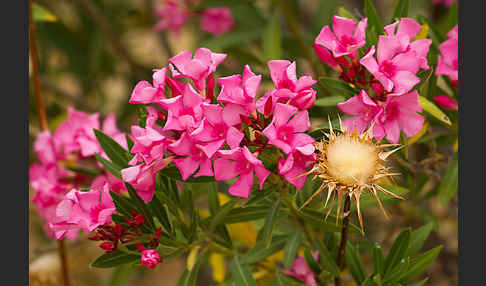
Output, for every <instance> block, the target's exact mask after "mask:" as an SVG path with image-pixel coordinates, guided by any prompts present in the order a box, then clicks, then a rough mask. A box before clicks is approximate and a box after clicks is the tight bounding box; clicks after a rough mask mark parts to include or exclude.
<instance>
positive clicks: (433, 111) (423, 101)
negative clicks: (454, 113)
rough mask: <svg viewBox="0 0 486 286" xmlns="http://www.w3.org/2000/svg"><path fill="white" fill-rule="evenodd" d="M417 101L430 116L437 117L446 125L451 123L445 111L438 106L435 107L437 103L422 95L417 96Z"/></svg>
mask: <svg viewBox="0 0 486 286" xmlns="http://www.w3.org/2000/svg"><path fill="white" fill-rule="evenodd" d="M419 103H420V106H421V107H422V109H423V110H424V111H425V112H427V113H428V114H430V115H432V117H434V118H436V119H438V120H439V121H441V122H443V123H445V124H447V125H451V120H450V119H449V117H448V116H447V115H445V113H444V112H443V111H442V110H440V108H439V107H437V105H435V104H434V103H432V102H431V101H429V100H428V99H427V98H425V97H423V96H419Z"/></svg>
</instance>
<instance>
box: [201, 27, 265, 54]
mask: <svg viewBox="0 0 486 286" xmlns="http://www.w3.org/2000/svg"><path fill="white" fill-rule="evenodd" d="M262 34H263V33H262V30H259V29H255V30H246V29H241V30H235V31H232V32H228V33H225V34H223V35H220V36H216V37H211V38H210V39H209V40H208V41H206V42H203V43H201V46H203V47H206V48H208V49H210V50H214V51H221V50H223V49H224V48H228V47H232V46H236V45H241V44H245V43H247V42H249V41H253V40H256V39H258V38H260V37H261V36H262Z"/></svg>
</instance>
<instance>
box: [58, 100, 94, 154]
mask: <svg viewBox="0 0 486 286" xmlns="http://www.w3.org/2000/svg"><path fill="white" fill-rule="evenodd" d="M94 128H96V129H99V128H100V123H99V113H94V114H87V113H85V112H82V111H77V110H75V109H73V108H71V107H69V108H68V118H67V120H66V121H64V122H62V123H61V124H60V125H59V127H58V128H57V129H56V131H55V132H54V135H53V138H54V142H55V144H58V146H60V148H62V149H63V151H64V154H65V155H66V156H67V155H69V154H70V153H73V152H77V151H80V152H81V155H82V156H83V157H89V156H93V155H94V154H95V153H98V152H101V150H100V147H99V144H98V141H97V140H96V137H95V135H94V131H93V129H94Z"/></svg>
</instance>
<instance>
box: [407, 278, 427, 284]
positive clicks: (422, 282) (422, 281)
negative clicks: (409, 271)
mask: <svg viewBox="0 0 486 286" xmlns="http://www.w3.org/2000/svg"><path fill="white" fill-rule="evenodd" d="M428 280H429V277H427V278H425V279H423V280H420V281H418V282H415V283H412V284H409V285H408V286H422V285H424V284H425V282H427V281H428Z"/></svg>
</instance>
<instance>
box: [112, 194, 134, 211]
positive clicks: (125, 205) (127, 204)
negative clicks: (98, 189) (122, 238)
mask: <svg viewBox="0 0 486 286" xmlns="http://www.w3.org/2000/svg"><path fill="white" fill-rule="evenodd" d="M110 195H111V198H112V199H113V203H114V204H115V206H116V210H117V212H119V213H121V214H124V215H126V216H131V213H130V211H131V210H132V209H133V210H134V209H136V206H135V204H134V203H133V201H132V200H130V199H129V198H127V197H124V196H121V195H119V194H117V193H115V192H113V191H110Z"/></svg>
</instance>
